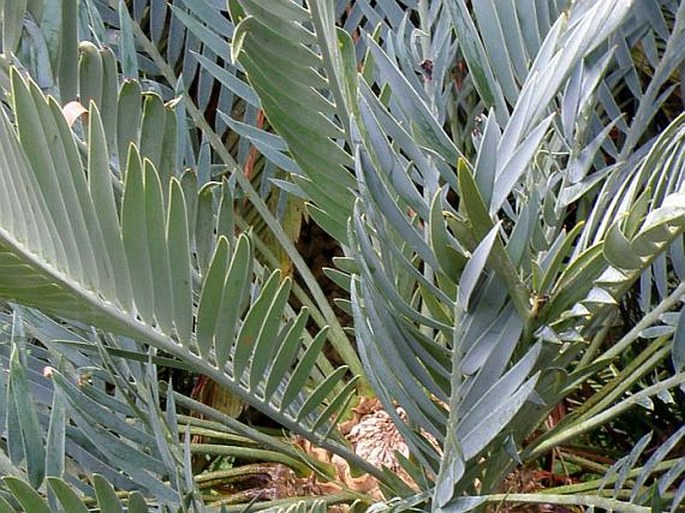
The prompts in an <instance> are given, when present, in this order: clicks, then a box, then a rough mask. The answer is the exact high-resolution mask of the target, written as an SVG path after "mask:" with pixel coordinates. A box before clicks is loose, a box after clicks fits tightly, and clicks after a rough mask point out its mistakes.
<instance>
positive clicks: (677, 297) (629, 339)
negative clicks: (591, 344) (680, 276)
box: [599, 282, 685, 360]
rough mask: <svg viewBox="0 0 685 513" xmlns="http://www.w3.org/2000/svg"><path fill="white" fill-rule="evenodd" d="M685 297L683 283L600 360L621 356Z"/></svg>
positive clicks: (684, 285)
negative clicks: (647, 329)
mask: <svg viewBox="0 0 685 513" xmlns="http://www.w3.org/2000/svg"><path fill="white" fill-rule="evenodd" d="M684 295H685V282H684V283H681V284H680V285H679V286H678V287H677V288H676V289H675V290H674V291H673V292H671V293H670V294H669V295H668V296H667V297H666V298H665V299H664V300H663V301H661V303H659V304H658V305H657V306H656V308H654V310H652V311H651V312H649V313H648V314H646V315H645V316H644V317H643V318H642V319H640V321H639V322H638V323H637V324H636V325H635V326H634V327H633V329H632V330H630V331H629V332H628V333H626V334H625V335H624V337H623V338H622V339H621V340H619V341H618V342H617V343H616V344H614V346H613V347H612V348H611V349H609V350H608V351H606V352H605V353H604V354H603V355H601V356H600V357H599V359H602V360H603V359H610V358H615V357H616V356H618V355H619V354H621V353H622V352H623V351H624V350H625V349H626V348H627V347H628V346H629V345H630V344H632V343H633V342H634V341H635V340H637V338H638V337H639V336H640V332H641V331H642V330H644V329H646V328H649V327H650V326H651V325H652V324H654V323H655V322H657V321H658V320H659V318H660V317H661V315H662V314H664V313H666V312H668V311H669V310H671V309H672V308H673V307H675V306H676V305H677V304H678V303H680V301H681V300H682V297H683V296H684Z"/></svg>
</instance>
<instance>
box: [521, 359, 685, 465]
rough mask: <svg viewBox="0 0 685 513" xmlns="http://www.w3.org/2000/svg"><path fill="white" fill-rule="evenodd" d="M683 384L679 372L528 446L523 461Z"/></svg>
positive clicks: (681, 373)
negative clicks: (642, 400)
mask: <svg viewBox="0 0 685 513" xmlns="http://www.w3.org/2000/svg"><path fill="white" fill-rule="evenodd" d="M681 383H685V372H678V373H676V374H674V375H673V376H671V377H670V378H668V379H665V380H664V381H661V382H659V383H656V384H655V385H652V386H650V387H647V388H645V389H644V390H642V391H640V392H638V393H636V394H634V395H631V396H629V397H628V398H626V399H624V400H623V401H621V402H620V403H618V404H616V405H614V406H613V407H611V408H609V409H607V410H605V411H603V412H601V413H598V414H597V415H595V416H594V417H590V418H588V419H586V420H584V421H582V422H578V423H575V424H574V425H572V426H569V427H568V428H567V429H565V430H563V431H561V432H560V433H557V434H556V435H554V436H550V437H549V438H547V439H545V440H543V441H541V442H540V443H539V444H535V445H531V446H528V447H527V448H526V449H525V450H524V451H523V453H522V454H521V459H522V460H524V461H528V460H530V459H532V458H537V457H538V456H541V455H543V454H544V453H546V452H547V451H549V450H550V449H553V448H554V447H556V446H558V445H561V444H563V443H564V442H566V441H567V440H570V439H572V438H575V437H577V436H580V435H582V434H583V433H586V432H588V431H591V430H592V429H594V428H596V427H598V426H601V425H602V424H605V423H607V422H608V421H609V420H611V419H613V418H614V417H617V416H619V415H621V414H622V413H624V412H626V411H628V410H629V409H630V408H632V407H633V406H635V405H637V404H639V401H640V400H641V399H649V398H650V397H651V396H653V395H656V394H658V393H659V392H661V391H663V390H668V389H670V388H673V387H675V386H678V385H680V384H681Z"/></svg>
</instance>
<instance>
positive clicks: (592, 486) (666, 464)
mask: <svg viewBox="0 0 685 513" xmlns="http://www.w3.org/2000/svg"><path fill="white" fill-rule="evenodd" d="M568 456H569V455H568V454H564V457H568ZM679 462H680V459H673V460H666V461H662V462H661V463H659V464H658V465H657V466H656V467H654V469H653V470H652V473H661V472H665V471H667V470H669V469H670V468H672V467H673V466H675V465H676V464H678V463H679ZM641 472H642V467H639V468H634V469H632V470H631V471H630V472H628V474H627V475H626V476H625V478H626V479H634V478H636V477H637V476H639V475H640V473H641ZM619 477H620V476H619V474H615V475H612V476H611V477H609V478H608V479H605V478H602V479H595V480H593V481H587V482H585V483H577V484H572V485H564V486H557V487H556V488H548V489H547V490H542V491H541V492H540V493H542V494H547V493H550V494H555V495H556V494H567V493H568V494H571V493H574V494H575V493H580V492H590V491H593V490H597V489H599V487H600V486H604V487H605V488H608V487H609V486H611V485H613V484H614V483H615V482H616V481H618V479H619Z"/></svg>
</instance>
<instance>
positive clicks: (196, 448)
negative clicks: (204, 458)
mask: <svg viewBox="0 0 685 513" xmlns="http://www.w3.org/2000/svg"><path fill="white" fill-rule="evenodd" d="M190 452H192V453H193V454H210V455H212V456H232V457H234V458H241V459H246V460H253V461H273V462H276V463H282V464H283V465H287V466H288V467H290V468H292V469H293V470H294V471H295V472H297V474H298V475H300V476H307V475H309V474H310V472H311V469H310V468H309V467H308V466H307V465H305V464H304V463H302V460H301V459H294V458H291V457H289V456H286V455H285V454H282V453H280V452H274V451H265V450H263V449H252V448H250V447H236V446H235V445H218V444H194V443H191V444H190Z"/></svg>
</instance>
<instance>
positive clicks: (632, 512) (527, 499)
mask: <svg viewBox="0 0 685 513" xmlns="http://www.w3.org/2000/svg"><path fill="white" fill-rule="evenodd" d="M474 499H476V500H477V499H478V498H474ZM483 499H484V500H483V502H491V503H492V502H496V503H503V502H518V503H527V504H564V505H573V506H594V507H597V508H602V509H606V510H609V511H621V512H623V513H649V512H650V511H651V508H649V507H646V506H638V505H636V504H630V503H628V502H624V501H619V500H616V499H610V498H606V497H598V496H597V495H558V494H546V493H530V494H528V493H499V494H496V495H487V496H485V497H483Z"/></svg>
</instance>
